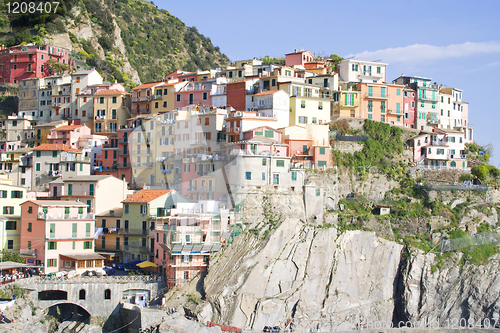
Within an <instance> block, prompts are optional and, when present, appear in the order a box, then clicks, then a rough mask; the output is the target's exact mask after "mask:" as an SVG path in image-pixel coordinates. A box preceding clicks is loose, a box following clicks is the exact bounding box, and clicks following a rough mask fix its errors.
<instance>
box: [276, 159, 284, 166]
mask: <svg viewBox="0 0 500 333" xmlns="http://www.w3.org/2000/svg"><path fill="white" fill-rule="evenodd" d="M276 166H277V167H284V166H285V160H276Z"/></svg>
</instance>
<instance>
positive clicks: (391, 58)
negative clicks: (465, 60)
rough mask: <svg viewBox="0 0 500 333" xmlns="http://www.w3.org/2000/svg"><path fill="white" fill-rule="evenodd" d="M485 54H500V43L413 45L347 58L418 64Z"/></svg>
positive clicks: (367, 52)
mask: <svg viewBox="0 0 500 333" xmlns="http://www.w3.org/2000/svg"><path fill="white" fill-rule="evenodd" d="M485 53H500V42H498V41H492V42H481V43H474V42H466V43H463V44H451V45H446V46H434V45H427V44H413V45H408V46H404V47H395V48H388V49H383V50H377V51H364V52H361V53H357V54H350V55H348V56H346V58H348V57H352V56H354V57H356V58H363V59H367V60H377V59H381V60H382V61H384V62H387V63H408V62H413V63H416V62H429V61H433V60H443V59H450V58H460V57H467V56H471V55H477V54H485Z"/></svg>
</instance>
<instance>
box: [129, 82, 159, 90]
mask: <svg viewBox="0 0 500 333" xmlns="http://www.w3.org/2000/svg"><path fill="white" fill-rule="evenodd" d="M162 83H165V82H163V81H159V82H149V83H144V84H141V85H140V86H137V87H135V88H133V89H132V90H138V89H146V88H151V87H155V86H157V85H160V84H162Z"/></svg>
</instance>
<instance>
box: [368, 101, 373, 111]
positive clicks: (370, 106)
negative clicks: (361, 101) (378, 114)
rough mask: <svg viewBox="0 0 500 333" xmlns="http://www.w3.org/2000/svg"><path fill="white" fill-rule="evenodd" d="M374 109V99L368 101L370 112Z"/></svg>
mask: <svg viewBox="0 0 500 333" xmlns="http://www.w3.org/2000/svg"><path fill="white" fill-rule="evenodd" d="M372 111H373V101H368V112H372Z"/></svg>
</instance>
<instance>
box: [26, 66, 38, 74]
mask: <svg viewBox="0 0 500 333" xmlns="http://www.w3.org/2000/svg"><path fill="white" fill-rule="evenodd" d="M24 72H25V73H35V72H36V68H29V67H28V68H26V69H25V70H24Z"/></svg>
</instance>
